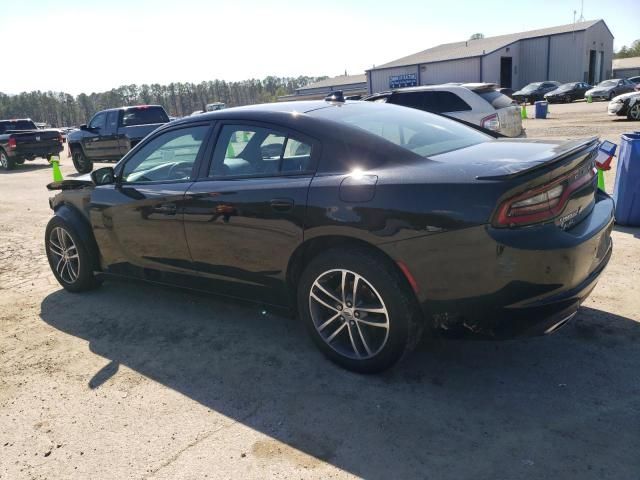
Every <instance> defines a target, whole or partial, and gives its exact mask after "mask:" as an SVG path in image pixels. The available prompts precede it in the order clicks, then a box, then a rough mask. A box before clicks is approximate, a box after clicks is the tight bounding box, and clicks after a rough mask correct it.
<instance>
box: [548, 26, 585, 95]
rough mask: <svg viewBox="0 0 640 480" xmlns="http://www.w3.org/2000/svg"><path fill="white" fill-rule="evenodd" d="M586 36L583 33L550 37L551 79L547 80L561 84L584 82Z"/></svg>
mask: <svg viewBox="0 0 640 480" xmlns="http://www.w3.org/2000/svg"><path fill="white" fill-rule="evenodd" d="M584 36H585V32H584V31H582V32H575V33H564V34H562V35H554V36H551V37H549V42H550V44H549V47H550V48H549V78H545V80H556V81H558V82H560V83H567V82H581V81H583V80H584V78H583V77H584V66H583V64H584V58H583V56H582V49H583V45H584ZM587 61H588V59H587Z"/></svg>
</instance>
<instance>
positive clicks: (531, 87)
mask: <svg viewBox="0 0 640 480" xmlns="http://www.w3.org/2000/svg"><path fill="white" fill-rule="evenodd" d="M540 85H542V82H536V83H530V84H529V85H527V86H526V87H524V88H523V89H522V91H523V92H532V91H533V90H536V89H537V88H538V87H540Z"/></svg>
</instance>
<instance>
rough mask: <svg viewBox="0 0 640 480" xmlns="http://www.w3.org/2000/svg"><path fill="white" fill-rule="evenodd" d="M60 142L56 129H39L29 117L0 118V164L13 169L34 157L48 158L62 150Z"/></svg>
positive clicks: (60, 136) (60, 137)
mask: <svg viewBox="0 0 640 480" xmlns="http://www.w3.org/2000/svg"><path fill="white" fill-rule="evenodd" d="M62 142H63V140H62V135H61V134H60V132H59V131H58V130H55V129H48V130H42V129H39V128H38V127H37V126H36V124H35V123H34V122H33V121H32V120H31V119H30V118H23V119H13V120H0V166H2V168H4V169H5V170H13V169H14V168H15V167H16V165H22V164H23V163H24V162H25V160H34V159H35V158H36V157H42V158H46V159H47V160H50V159H51V157H52V156H53V155H58V154H59V153H60V152H61V151H62V149H63V148H64V147H63V146H62Z"/></svg>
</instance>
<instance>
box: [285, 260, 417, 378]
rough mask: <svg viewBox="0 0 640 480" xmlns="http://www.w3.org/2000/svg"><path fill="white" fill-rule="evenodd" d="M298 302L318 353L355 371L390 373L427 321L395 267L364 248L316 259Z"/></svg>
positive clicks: (307, 270) (304, 276)
mask: <svg viewBox="0 0 640 480" xmlns="http://www.w3.org/2000/svg"><path fill="white" fill-rule="evenodd" d="M354 283H355V284H356V288H355V304H354V303H352V302H353V296H354V293H353V292H354ZM297 303H298V311H299V316H300V318H301V320H302V321H303V323H304V324H305V326H306V327H307V329H308V330H309V332H310V334H311V337H312V338H313V341H314V342H315V344H316V345H317V346H318V348H319V349H320V350H321V351H322V352H323V353H324V354H325V356H327V357H328V358H329V359H330V360H332V361H333V362H334V363H336V364H338V365H340V366H341V367H343V368H346V369H348V370H351V371H354V372H358V373H376V372H380V371H382V370H385V369H387V368H390V367H391V366H393V365H394V364H396V363H397V362H398V361H399V360H400V359H401V358H402V357H403V356H404V355H405V354H407V353H409V352H410V351H411V350H413V348H414V347H415V345H416V344H417V343H418V342H419V340H420V338H421V336H422V331H423V327H424V321H423V318H422V316H421V313H420V309H419V308H418V305H417V301H416V299H415V297H414V295H413V293H412V292H411V289H410V287H409V286H408V282H407V281H406V279H405V278H404V277H403V276H402V275H401V273H400V272H399V271H398V270H397V269H396V268H395V265H394V264H393V263H391V262H390V261H388V260H387V259H386V258H381V257H380V256H379V255H377V254H375V253H374V252H370V251H367V250H364V249H358V248H346V249H345V248H341V249H332V250H329V251H326V252H324V253H322V254H320V255H318V256H317V257H315V258H313V259H312V260H311V262H310V263H309V264H308V265H307V266H306V268H305V269H304V271H303V273H302V276H301V278H300V281H299V282H298V292H297Z"/></svg>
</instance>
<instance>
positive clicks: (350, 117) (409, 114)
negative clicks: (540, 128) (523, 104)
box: [310, 102, 492, 157]
mask: <svg viewBox="0 0 640 480" xmlns="http://www.w3.org/2000/svg"><path fill="white" fill-rule="evenodd" d="M310 114H311V115H314V116H318V117H324V118H327V119H329V120H333V121H336V122H340V123H343V124H346V125H350V126H352V127H357V128H360V129H362V130H366V131H367V132H369V133H372V134H374V135H377V136H378V137H381V138H383V139H385V140H387V141H389V142H392V143H394V144H396V145H398V146H400V147H403V148H406V149H407V150H411V151H412V152H413V153H416V154H418V155H421V156H423V157H428V156H431V155H438V154H440V153H445V152H448V151H451V150H457V149H459V148H466V147H470V146H472V145H476V144H478V143H482V142H486V141H489V140H492V137H490V136H488V135H486V134H484V133H482V132H480V131H478V130H475V129H473V128H470V127H467V126H465V125H463V124H461V123H458V122H456V121H455V120H450V119H448V118H445V117H442V116H440V115H434V114H432V113H427V112H423V111H421V110H416V109H413V108H405V107H400V106H397V105H391V104H383V103H373V102H354V103H347V104H345V105H343V106H340V107H329V108H321V109H319V110H314V111H312V112H310Z"/></svg>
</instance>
